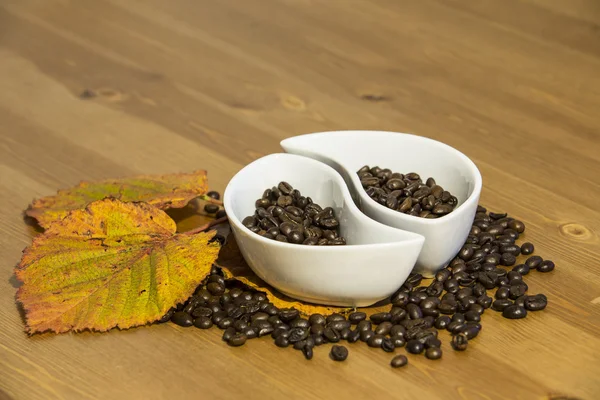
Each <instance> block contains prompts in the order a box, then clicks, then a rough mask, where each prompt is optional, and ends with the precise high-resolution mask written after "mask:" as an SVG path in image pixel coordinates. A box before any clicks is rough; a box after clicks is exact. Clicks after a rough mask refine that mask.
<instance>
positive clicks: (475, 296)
mask: <svg viewBox="0 0 600 400" xmlns="http://www.w3.org/2000/svg"><path fill="white" fill-rule="evenodd" d="M286 190H287V187H286ZM288 192H289V193H291V189H290V190H288ZM270 196H271V195H270V194H268V193H267V198H269V199H270ZM278 197H279V196H278ZM271 201H272V200H269V202H271ZM308 204H311V203H308V201H307V204H306V205H307V206H308ZM265 205H266V204H265ZM273 206H275V205H273V204H270V205H269V206H268V207H273ZM279 207H281V206H279ZM286 207H287V206H286ZM260 208H262V209H265V208H264V207H260ZM305 208H306V207H305ZM265 210H266V209H265ZM524 230H525V225H524V224H523V223H522V222H521V221H518V220H515V219H513V218H510V217H508V216H507V215H506V214H498V213H492V212H490V213H488V212H487V210H486V209H485V208H483V207H479V208H478V210H477V214H476V216H475V220H474V222H473V226H472V228H471V231H470V234H469V236H468V238H467V241H466V243H465V245H464V246H463V248H462V249H461V250H460V252H459V254H458V255H457V256H456V257H455V258H454V259H453V260H452V261H451V262H450V264H449V266H448V267H446V268H443V269H441V270H440V271H438V272H437V274H436V275H435V278H434V279H432V280H425V279H423V277H422V276H421V275H419V274H411V275H410V276H409V278H408V279H407V281H406V282H405V283H404V284H403V285H402V287H401V288H400V289H398V291H396V293H394V294H393V295H392V297H391V299H390V300H391V307H390V309H389V310H388V311H383V312H378V313H375V314H372V315H370V316H367V314H366V313H365V312H363V311H354V312H352V313H349V314H348V315H342V314H339V313H334V314H331V315H328V316H325V315H321V314H313V315H310V316H308V317H303V316H302V315H300V313H299V312H298V310H296V309H293V308H289V309H287V308H286V309H280V308H277V307H276V306H274V305H273V304H272V303H270V302H269V301H268V299H267V297H266V296H265V294H263V293H261V292H258V291H255V290H251V289H248V288H246V287H245V286H243V285H242V284H241V283H239V282H237V281H235V280H227V281H226V280H225V279H224V277H223V275H222V272H221V271H220V270H219V268H217V267H213V268H212V270H211V273H210V275H209V276H208V278H207V279H206V280H205V282H204V283H203V284H202V285H201V286H200V287H199V288H198V289H197V290H196V292H195V294H194V295H193V296H192V297H191V298H190V299H188V300H187V301H186V302H185V303H184V304H180V305H178V306H177V307H176V308H173V309H171V310H170V311H169V312H168V313H167V314H166V315H165V316H164V317H163V318H162V319H161V320H160V321H159V322H167V321H169V320H170V321H172V322H173V323H175V324H177V325H180V326H184V327H189V326H195V327H196V328H199V329H208V328H211V327H212V326H213V325H216V326H217V327H218V328H220V329H222V330H223V331H224V332H223V340H224V341H225V342H226V343H227V344H228V345H230V346H234V347H235V346H242V345H244V344H245V343H246V341H247V340H249V339H253V338H257V337H262V336H270V337H271V338H272V340H273V341H274V343H275V345H276V346H278V347H282V348H284V347H292V348H294V349H296V350H298V351H300V352H302V354H303V355H304V357H305V358H306V359H308V360H310V359H312V357H313V348H314V347H315V346H320V345H323V344H325V343H332V344H333V347H332V348H331V350H330V353H329V357H330V358H331V359H332V360H334V361H338V362H341V361H344V360H346V359H347V358H348V349H347V348H346V347H345V346H343V345H341V344H340V343H341V342H343V341H346V342H348V343H355V342H358V341H361V342H364V343H366V345H367V346H369V347H372V348H380V349H382V351H384V352H388V353H393V352H395V351H396V350H397V349H399V348H402V347H405V348H406V352H408V353H410V354H415V355H416V354H424V355H425V357H426V358H428V359H430V360H438V359H440V358H441V357H442V356H443V352H442V342H441V340H440V339H439V338H438V333H439V331H441V330H447V331H448V332H449V333H450V334H451V335H452V336H451V341H450V347H451V348H452V349H454V350H455V351H465V350H466V349H467V348H468V345H469V342H470V341H471V340H473V339H475V338H476V337H477V336H478V335H479V333H480V332H481V329H482V325H481V320H482V315H483V314H484V313H485V312H486V310H488V309H491V310H493V311H496V312H499V313H502V315H503V316H504V317H505V318H508V319H519V318H524V317H526V316H527V314H528V313H529V312H535V311H540V310H543V309H544V308H546V305H547V304H548V300H547V298H546V296H545V295H543V294H535V295H528V294H527V291H528V287H527V284H526V283H525V282H524V276H525V275H527V274H528V273H530V272H531V271H533V270H536V271H538V272H541V273H546V272H550V271H552V270H553V269H554V263H553V262H552V261H550V260H544V259H542V258H541V257H540V256H537V255H532V253H533V252H534V250H535V248H534V246H533V244H531V243H523V244H521V245H519V244H516V240H517V239H518V238H519V236H520V235H521V234H522V233H523V232H524ZM519 258H524V259H525V260H524V262H522V263H518V261H517V260H518V259H519ZM517 263H518V264H517ZM424 283H426V284H424ZM407 364H408V358H407V357H406V355H403V354H398V355H395V357H394V358H392V360H391V362H390V365H391V366H392V367H393V368H400V367H403V366H405V365H407Z"/></svg>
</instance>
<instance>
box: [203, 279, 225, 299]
mask: <svg viewBox="0 0 600 400" xmlns="http://www.w3.org/2000/svg"><path fill="white" fill-rule="evenodd" d="M206 289H208V291H209V292H210V294H212V295H213V296H220V295H222V294H223V293H225V286H224V285H221V284H220V283H218V282H211V283H209V284H208V285H206Z"/></svg>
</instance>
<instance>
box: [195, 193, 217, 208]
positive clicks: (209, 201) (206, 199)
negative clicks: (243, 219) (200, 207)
mask: <svg viewBox="0 0 600 400" xmlns="http://www.w3.org/2000/svg"><path fill="white" fill-rule="evenodd" d="M200 198H201V199H202V200H204V201H206V202H207V203H212V204H216V205H218V206H222V205H223V202H222V201H221V200H217V199H213V198H212V197H210V196H207V195H205V194H203V195H202V196H200Z"/></svg>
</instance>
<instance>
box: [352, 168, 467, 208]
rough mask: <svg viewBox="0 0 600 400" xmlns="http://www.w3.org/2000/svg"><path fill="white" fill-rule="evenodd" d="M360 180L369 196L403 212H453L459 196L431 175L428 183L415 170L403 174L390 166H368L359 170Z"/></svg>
mask: <svg viewBox="0 0 600 400" xmlns="http://www.w3.org/2000/svg"><path fill="white" fill-rule="evenodd" d="M357 174H358V177H359V178H360V183H361V185H362V187H363V189H365V191H366V192H367V194H368V195H369V197H370V198H372V199H373V200H375V201H376V202H378V203H379V204H381V205H383V206H386V207H387V208H390V209H392V210H396V211H399V212H401V213H404V214H408V215H413V216H415V217H421V218H439V217H443V216H444V215H447V214H450V213H451V212H452V211H453V210H454V208H455V207H456V205H457V204H458V199H457V198H456V197H455V196H452V194H451V193H450V192H448V191H446V190H444V188H442V187H441V186H440V185H438V184H436V183H435V179H433V178H428V179H427V180H426V181H425V183H423V181H422V180H421V177H420V176H419V174H417V173H416V172H410V173H408V174H401V173H399V172H392V171H391V170H390V169H388V168H384V169H382V168H380V167H377V166H375V167H369V166H368V165H365V166H364V167H362V168H361V169H359V170H358V171H357Z"/></svg>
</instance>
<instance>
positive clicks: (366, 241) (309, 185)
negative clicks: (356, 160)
mask: <svg viewBox="0 0 600 400" xmlns="http://www.w3.org/2000/svg"><path fill="white" fill-rule="evenodd" d="M281 181H286V182H288V183H290V184H291V185H292V186H293V187H294V188H296V189H298V190H299V191H300V192H301V193H302V195H304V196H309V197H311V198H312V199H313V201H314V202H315V203H317V204H319V205H321V206H323V207H326V206H330V207H332V208H333V209H334V212H335V215H336V217H337V218H338V219H339V222H340V235H341V236H343V237H345V238H346V240H347V243H348V244H347V245H345V246H305V245H297V244H291V243H284V242H278V241H275V240H271V239H267V238H264V237H262V236H260V235H258V234H256V233H254V232H252V231H250V230H249V229H248V228H246V227H245V226H244V225H243V224H242V220H243V219H244V218H245V217H247V216H249V215H253V214H254V212H255V206H254V203H255V201H256V199H259V198H261V196H262V194H263V192H264V190H265V189H266V188H271V187H273V186H276V185H277V184H278V183H279V182H281ZM224 206H225V210H226V211H227V215H228V217H229V221H230V224H231V227H232V231H233V234H234V235H235V239H236V241H237V243H238V246H239V248H240V251H241V252H242V255H243V257H244V259H245V260H246V262H247V263H248V265H249V266H250V268H252V270H253V271H254V272H255V273H256V275H258V276H259V277H260V278H261V279H263V280H264V281H265V282H267V283H268V284H269V285H271V286H273V287H274V288H276V289H277V290H279V291H280V292H282V293H284V294H285V295H287V296H290V297H292V298H295V299H299V300H303V301H307V302H311V303H318V304H327V305H334V306H350V307H364V306H369V305H372V304H374V303H376V302H378V301H380V300H383V299H385V298H387V297H388V296H390V295H391V294H392V293H393V292H394V291H395V290H396V289H398V288H399V287H400V286H401V285H402V284H403V283H404V281H405V280H406V278H407V277H408V275H409V273H410V271H411V270H412V269H413V267H414V265H415V262H416V261H417V258H418V256H419V253H420V251H421V248H422V247H423V243H424V238H423V236H421V235H419V234H415V233H412V232H406V231H402V230H399V229H395V228H391V227H389V226H386V225H383V224H380V223H378V222H376V221H374V220H372V219H371V218H369V217H367V216H366V215H364V214H363V213H362V212H361V211H360V210H359V209H358V208H357V207H356V205H355V204H354V202H353V200H352V198H351V196H350V192H349V191H348V187H347V186H346V184H345V182H344V180H343V179H342V177H341V176H340V174H338V173H337V172H336V171H335V170H334V169H333V168H331V167H329V166H327V165H326V164H324V163H321V162H318V161H315V160H312V159H310V158H307V157H301V156H297V155H292V154H283V153H282V154H271V155H268V156H265V157H263V158H260V159H258V160H256V161H254V162H252V163H251V164H249V165H247V166H246V167H244V168H243V169H242V170H241V171H239V172H238V173H237V174H236V175H235V176H234V177H233V178H232V179H231V181H230V182H229V184H228V185H227V188H226V189H225V195H224Z"/></svg>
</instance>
